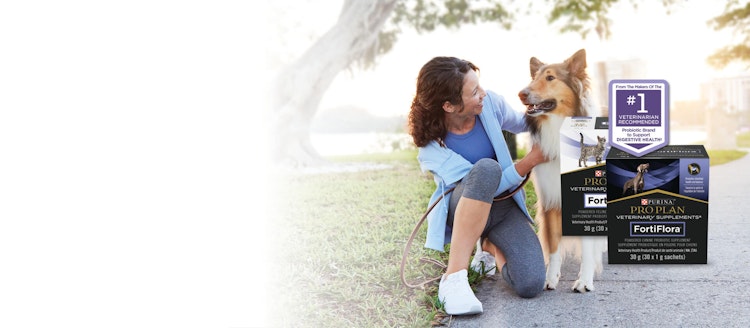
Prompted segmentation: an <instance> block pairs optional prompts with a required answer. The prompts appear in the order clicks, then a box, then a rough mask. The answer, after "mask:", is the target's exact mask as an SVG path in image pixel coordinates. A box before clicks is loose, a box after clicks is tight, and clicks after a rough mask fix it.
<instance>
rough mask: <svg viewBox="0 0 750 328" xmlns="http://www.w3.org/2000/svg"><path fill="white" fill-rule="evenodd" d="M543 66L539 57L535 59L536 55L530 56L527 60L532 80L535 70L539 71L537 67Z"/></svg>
mask: <svg viewBox="0 0 750 328" xmlns="http://www.w3.org/2000/svg"><path fill="white" fill-rule="evenodd" d="M542 66H544V63H542V62H541V61H540V60H539V59H536V57H531V60H530V61H529V70H530V71H531V79H532V80H533V79H534V77H536V72H538V71H539V68H541V67H542Z"/></svg>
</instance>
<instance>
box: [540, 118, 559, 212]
mask: <svg viewBox="0 0 750 328" xmlns="http://www.w3.org/2000/svg"><path fill="white" fill-rule="evenodd" d="M563 120H565V117H562V116H558V115H549V116H548V118H547V120H545V121H544V123H543V126H542V128H541V129H540V132H539V133H540V134H539V135H537V136H532V138H534V140H533V141H534V142H535V143H537V144H539V145H540V146H541V148H542V152H543V153H544V155H545V156H547V158H549V159H550V160H549V161H548V162H545V163H542V164H539V165H537V166H536V167H534V170H533V175H534V184H536V185H538V186H540V187H541V188H537V190H538V191H541V194H539V195H537V197H538V198H539V201H540V202H542V203H543V204H544V207H545V208H548V209H549V208H560V207H561V202H562V200H561V198H562V197H561V196H560V127H561V126H562V123H563Z"/></svg>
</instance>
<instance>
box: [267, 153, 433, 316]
mask: <svg viewBox="0 0 750 328" xmlns="http://www.w3.org/2000/svg"><path fill="white" fill-rule="evenodd" d="M334 160H337V161H339V160H345V161H349V162H351V161H367V162H373V161H376V162H379V163H389V164H392V165H393V168H391V169H386V170H373V171H364V172H356V173H335V174H317V175H306V176H300V175H298V176H287V177H286V178H285V179H286V180H287V181H286V183H285V184H284V187H283V188H282V189H281V190H280V191H279V192H280V195H279V196H280V197H279V198H280V199H287V200H289V202H288V203H287V204H281V206H280V213H279V218H278V220H279V222H278V224H279V226H281V227H283V229H284V232H285V233H284V237H283V238H282V240H281V241H280V242H279V245H278V247H279V248H280V253H282V254H283V256H280V257H281V258H280V259H277V260H278V263H277V265H276V267H274V268H273V272H274V275H275V278H276V279H275V280H276V281H275V282H276V284H277V286H278V287H276V288H275V289H279V291H278V295H279V296H280V297H278V300H277V301H276V302H277V304H274V305H275V306H274V308H279V309H284V310H283V312H282V313H281V314H278V315H275V316H274V317H273V318H272V320H273V321H275V323H276V325H278V326H283V327H301V326H304V327H394V326H409V327H426V326H430V322H432V321H433V320H434V319H435V317H436V315H438V314H439V311H437V310H436V309H435V308H434V307H435V305H434V304H428V303H429V302H428V301H427V300H428V298H429V295H430V293H431V292H432V291H430V290H427V291H424V290H414V289H410V288H407V287H405V286H403V285H402V283H401V280H400V278H399V264H400V261H401V254H402V251H403V248H404V245H405V242H406V240H407V238H408V236H409V234H410V233H411V230H412V229H413V227H414V225H415V223H416V221H417V220H418V219H419V217H420V216H421V215H422V213H423V212H424V211H425V209H426V206H427V201H428V200H429V196H430V194H431V193H432V191H433V190H434V182H433V181H432V178H431V177H429V176H427V175H424V174H422V173H421V172H420V170H419V168H418V165H417V162H416V152H415V151H404V152H398V153H394V154H389V155H368V156H363V157H359V158H352V157H350V158H346V159H341V158H339V159H334ZM425 226H426V225H425ZM424 228H425V227H424V226H423V228H422V235H421V236H420V237H418V238H417V240H416V241H415V242H414V246H413V247H412V249H413V250H414V251H413V253H414V254H412V256H411V258H412V259H414V262H416V259H418V258H419V257H422V256H427V257H432V258H439V256H438V255H437V254H439V253H438V252H430V251H428V250H425V249H424V247H422V245H423V244H424V231H425V229H424ZM409 272H410V273H422V274H423V275H424V276H427V277H432V276H437V275H439V274H440V272H439V270H438V269H437V268H432V267H430V266H420V265H416V266H415V267H412V268H411V270H409ZM411 278H413V279H415V280H416V279H417V278H419V277H415V276H414V275H412V277H411Z"/></svg>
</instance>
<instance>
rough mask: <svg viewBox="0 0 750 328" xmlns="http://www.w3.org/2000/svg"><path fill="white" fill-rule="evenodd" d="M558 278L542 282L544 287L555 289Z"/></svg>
mask: <svg viewBox="0 0 750 328" xmlns="http://www.w3.org/2000/svg"><path fill="white" fill-rule="evenodd" d="M559 280H560V279H559V278H555V279H547V280H546V281H545V282H544V289H546V290H555V288H557V283H558V282H559Z"/></svg>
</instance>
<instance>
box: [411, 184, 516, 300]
mask: <svg viewBox="0 0 750 328" xmlns="http://www.w3.org/2000/svg"><path fill="white" fill-rule="evenodd" d="M530 176H531V174H526V178H524V179H523V181H522V182H521V184H520V185H518V187H516V189H513V191H511V193H510V194H507V195H505V196H502V197H497V198H493V199H492V201H493V202H498V201H501V200H506V199H508V198H511V197H513V195H515V194H516V193H517V192H518V191H519V190H521V189H523V187H524V186H525V185H526V182H528V181H529V177H530ZM454 189H456V187H453V188H450V189H448V190H446V191H445V192H444V193H443V194H442V195H440V197H438V199H436V200H435V202H434V203H432V205H430V206H429V207H428V208H427V211H426V212H425V213H424V215H422V217H421V218H420V219H419V221H418V222H417V225H416V226H414V229H413V230H412V231H411V234H410V235H409V240H407V241H406V245H405V246H404V253H403V254H402V255H401V269H400V271H401V282H402V283H404V285H405V286H406V287H409V288H422V289H424V287H425V285H426V284H429V283H431V282H433V281H437V280H440V278H441V277H442V275H440V276H437V277H434V278H430V279H427V280H425V281H422V282H418V283H414V284H412V283H409V282H408V281H406V276H405V275H404V268H405V267H406V260H407V258H408V255H409V251H410V250H411V244H412V243H413V242H414V238H415V237H416V236H417V233H419V228H420V227H422V224H423V223H424V220H425V219H426V218H427V215H429V214H430V212H432V209H434V208H435V206H436V205H437V204H438V203H439V202H440V201H441V200H442V199H443V198H444V197H445V195H447V194H448V193H450V192H452V191H453V190H454ZM419 260H420V261H422V262H428V263H432V264H435V265H436V266H437V267H439V268H441V269H445V268H447V267H448V266H447V265H446V264H445V263H443V262H440V261H438V260H435V259H431V258H426V257H423V258H421V259H419Z"/></svg>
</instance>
